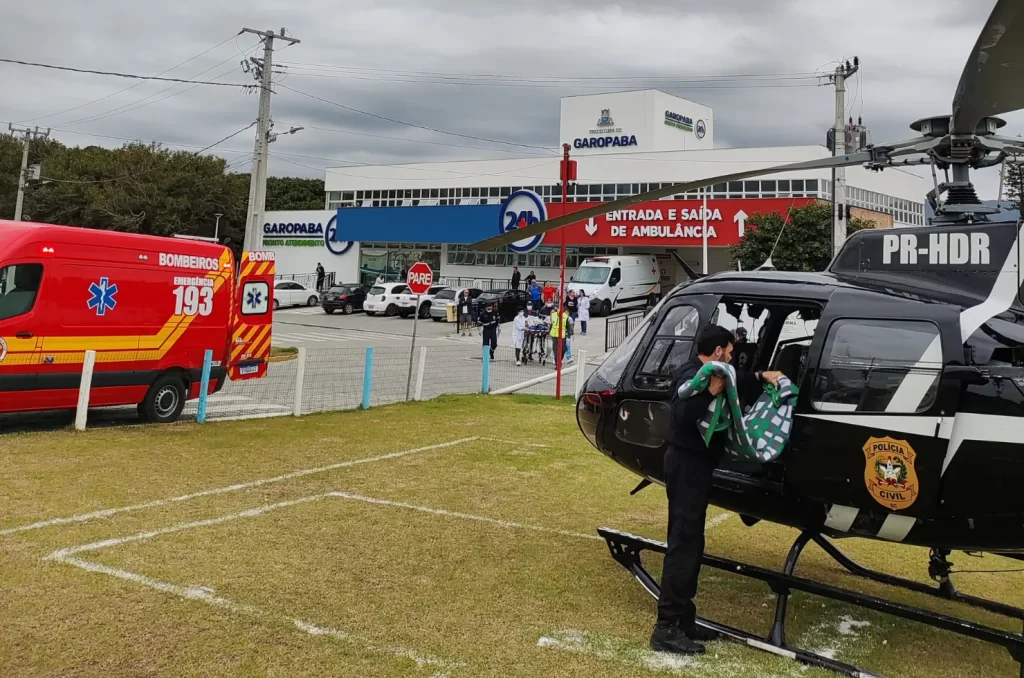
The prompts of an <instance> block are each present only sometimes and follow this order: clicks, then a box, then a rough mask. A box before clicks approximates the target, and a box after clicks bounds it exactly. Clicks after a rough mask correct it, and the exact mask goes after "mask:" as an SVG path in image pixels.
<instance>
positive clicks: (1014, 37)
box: [952, 0, 1024, 134]
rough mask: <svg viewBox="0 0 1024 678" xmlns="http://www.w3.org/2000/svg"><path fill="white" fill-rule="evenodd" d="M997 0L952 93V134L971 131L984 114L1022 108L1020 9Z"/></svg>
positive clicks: (1023, 27) (1023, 22)
mask: <svg viewBox="0 0 1024 678" xmlns="http://www.w3.org/2000/svg"><path fill="white" fill-rule="evenodd" d="M1021 9H1022V8H1021V4H1020V2H1019V0H999V1H998V2H997V3H996V6H995V7H994V8H993V9H992V14H990V15H989V18H988V21H987V22H986V23H985V27H984V28H982V29H981V33H980V34H979V35H978V41H977V42H976V43H975V45H974V48H973V49H972V50H971V54H970V56H968V57H967V63H966V64H965V65H964V71H963V74H962V75H961V76H960V83H959V84H958V85H957V88H956V94H955V95H954V96H953V126H952V133H953V134H974V133H975V129H976V127H977V125H978V123H979V122H980V121H981V119H982V118H984V117H986V116H994V115H1000V114H1002V113H1009V112H1011V111H1016V110H1019V109H1021V108H1024V87H1022V86H1021V85H1024V11H1021Z"/></svg>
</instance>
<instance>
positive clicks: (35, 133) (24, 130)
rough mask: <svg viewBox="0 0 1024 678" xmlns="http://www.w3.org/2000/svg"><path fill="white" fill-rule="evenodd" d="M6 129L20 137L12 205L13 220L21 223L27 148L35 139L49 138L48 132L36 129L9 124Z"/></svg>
mask: <svg viewBox="0 0 1024 678" xmlns="http://www.w3.org/2000/svg"><path fill="white" fill-rule="evenodd" d="M7 129H8V130H10V132H11V134H12V135H15V134H21V135H22V139H21V147H22V149H21V171H20V172H18V199H17V202H15V204H14V220H15V221H21V210H22V207H24V205H25V183H26V182H27V181H28V148H29V146H30V145H31V143H32V142H33V141H35V140H36V139H46V138H47V137H49V136H50V130H49V129H47V130H46V131H45V132H41V131H39V128H38V127H36V128H35V129H30V128H28V127H15V126H14V125H11V124H10V123H8V124H7Z"/></svg>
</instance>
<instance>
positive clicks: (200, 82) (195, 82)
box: [0, 57, 254, 89]
mask: <svg viewBox="0 0 1024 678" xmlns="http://www.w3.org/2000/svg"><path fill="white" fill-rule="evenodd" d="M232 58H234V57H232ZM0 63H6V64H19V65H21V66H36V67H38V68H50V69H54V70H58V71H71V72H73V73H91V74H93V75H111V76H114V77H117V78H135V79H138V80H161V81H163V82H178V83H187V84H191V85H212V86H215V87H241V88H242V89H252V88H253V87H254V85H236V84H233V83H229V82H212V81H209V80H185V79H182V78H162V77H160V76H156V75H135V74H133V73H118V72H115V71H96V70H92V69H88V68H72V67H71V66H55V65H53V64H40V63H35V62H32V61H19V60H18V59H0Z"/></svg>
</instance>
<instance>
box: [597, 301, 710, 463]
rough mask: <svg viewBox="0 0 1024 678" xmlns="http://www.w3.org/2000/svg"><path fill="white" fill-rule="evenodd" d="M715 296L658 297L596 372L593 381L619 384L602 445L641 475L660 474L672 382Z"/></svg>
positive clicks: (706, 321)
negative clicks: (655, 305) (656, 301)
mask: <svg viewBox="0 0 1024 678" xmlns="http://www.w3.org/2000/svg"><path fill="white" fill-rule="evenodd" d="M719 298H720V297H718V296H717V295H707V294H698V295H679V296H673V297H670V298H666V299H664V300H662V302H661V303H660V304H659V307H657V308H655V310H654V311H652V312H651V314H650V315H648V317H647V319H646V320H645V321H644V323H643V324H642V325H641V326H640V327H638V328H637V329H636V330H634V333H631V334H630V336H629V337H628V338H627V339H626V341H625V342H623V343H622V344H621V345H620V346H619V347H618V348H617V349H615V351H613V352H612V354H611V355H610V356H609V357H608V359H607V360H605V362H604V363H603V364H602V365H601V366H600V367H599V368H598V369H597V371H595V373H594V379H595V383H597V382H601V383H604V384H608V385H617V390H616V397H615V403H614V405H613V406H612V408H611V410H610V412H609V415H610V416H608V417H607V418H606V419H604V420H603V424H602V428H603V429H604V432H603V433H602V434H601V444H602V446H603V448H604V449H607V450H608V451H609V452H610V453H611V456H612V458H613V459H615V460H617V461H618V462H619V463H621V464H623V465H625V466H626V467H627V468H630V469H632V470H634V471H636V472H637V473H640V474H641V475H646V476H648V477H651V478H661V477H664V475H663V464H664V458H665V449H666V446H667V440H666V439H667V435H668V426H669V408H668V402H669V400H670V398H671V387H672V381H673V378H674V376H675V374H676V372H678V370H679V368H680V367H681V366H682V365H683V364H684V363H686V362H687V361H689V360H690V358H691V357H692V356H693V354H694V351H695V347H694V344H695V342H696V339H697V336H698V333H699V332H700V330H701V328H703V327H704V326H706V325H707V323H708V321H709V320H710V318H711V315H712V313H713V312H714V310H715V309H716V308H717V305H718V300H719Z"/></svg>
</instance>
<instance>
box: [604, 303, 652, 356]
mask: <svg viewBox="0 0 1024 678" xmlns="http://www.w3.org/2000/svg"><path fill="white" fill-rule="evenodd" d="M644 315H645V312H644V311H640V312H635V313H627V314H626V315H620V316H618V317H614V318H608V320H607V321H605V324H604V351H605V353H607V352H608V351H610V350H611V349H613V348H615V347H616V346H618V345H619V344H621V343H622V342H624V341H625V340H626V337H628V336H629V333H630V332H632V331H633V330H635V329H636V328H637V327H639V326H640V323H642V322H643V320H644Z"/></svg>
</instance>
